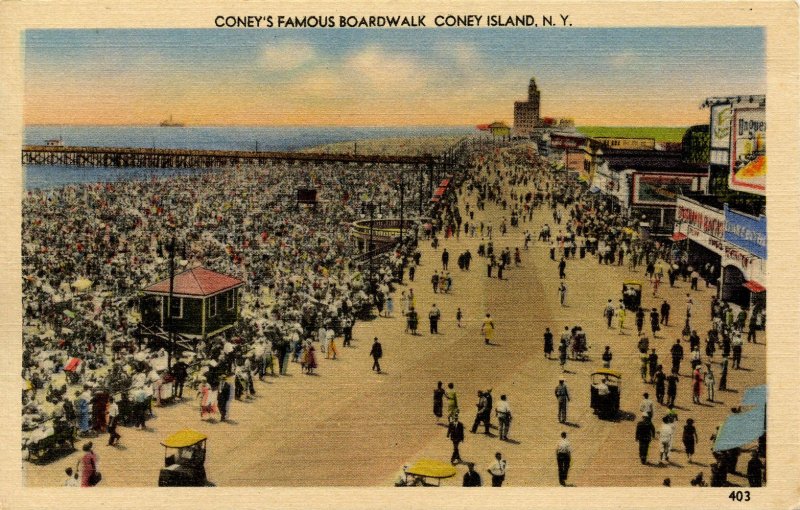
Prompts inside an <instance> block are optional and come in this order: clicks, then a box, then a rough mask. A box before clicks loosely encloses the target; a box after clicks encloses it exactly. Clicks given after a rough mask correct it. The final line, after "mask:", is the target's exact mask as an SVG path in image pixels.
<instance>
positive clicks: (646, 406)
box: [639, 393, 653, 420]
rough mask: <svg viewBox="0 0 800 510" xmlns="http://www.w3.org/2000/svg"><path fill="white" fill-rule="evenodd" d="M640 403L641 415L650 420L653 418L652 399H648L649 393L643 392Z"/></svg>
mask: <svg viewBox="0 0 800 510" xmlns="http://www.w3.org/2000/svg"><path fill="white" fill-rule="evenodd" d="M642 397H643V399H642V403H641V404H639V411H641V413H642V416H647V417H648V418H650V419H651V420H652V419H653V401H652V400H650V394H649V393H645V394H643V395H642Z"/></svg>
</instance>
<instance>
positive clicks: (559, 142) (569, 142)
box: [550, 133, 586, 149]
mask: <svg viewBox="0 0 800 510" xmlns="http://www.w3.org/2000/svg"><path fill="white" fill-rule="evenodd" d="M585 142H586V139H585V138H584V137H582V136H570V135H559V134H557V133H552V134H551V135H550V147H551V148H553V149H577V148H579V147H583V144H584V143H585Z"/></svg>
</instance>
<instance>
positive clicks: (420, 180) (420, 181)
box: [417, 165, 423, 218]
mask: <svg viewBox="0 0 800 510" xmlns="http://www.w3.org/2000/svg"><path fill="white" fill-rule="evenodd" d="M417 168H419V217H420V218H422V171H423V169H422V166H421V165H420V166H417Z"/></svg>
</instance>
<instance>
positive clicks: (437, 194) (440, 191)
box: [433, 188, 447, 197]
mask: <svg viewBox="0 0 800 510" xmlns="http://www.w3.org/2000/svg"><path fill="white" fill-rule="evenodd" d="M446 191H447V188H436V191H435V192H434V193H433V196H435V197H440V196H442V195H444V194H445V192H446Z"/></svg>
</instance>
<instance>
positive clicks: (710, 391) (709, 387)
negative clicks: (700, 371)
mask: <svg viewBox="0 0 800 510" xmlns="http://www.w3.org/2000/svg"><path fill="white" fill-rule="evenodd" d="M704 380H705V383H706V392H707V396H708V398H707V399H706V400H708V401H709V402H714V385H716V381H715V380H714V371H713V370H711V363H706V376H705V378H704Z"/></svg>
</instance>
